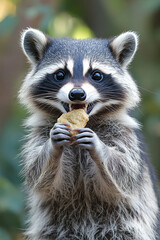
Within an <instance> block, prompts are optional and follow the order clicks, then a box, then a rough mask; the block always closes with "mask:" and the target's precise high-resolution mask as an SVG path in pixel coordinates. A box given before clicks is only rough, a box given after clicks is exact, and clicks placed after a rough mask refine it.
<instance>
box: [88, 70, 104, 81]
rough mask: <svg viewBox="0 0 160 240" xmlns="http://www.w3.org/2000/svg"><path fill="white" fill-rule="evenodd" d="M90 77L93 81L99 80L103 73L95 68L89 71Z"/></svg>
mask: <svg viewBox="0 0 160 240" xmlns="http://www.w3.org/2000/svg"><path fill="white" fill-rule="evenodd" d="M91 78H92V79H93V80H95V81H101V80H102V79H103V73H102V72H100V71H97V70H95V71H93V72H92V73H91Z"/></svg>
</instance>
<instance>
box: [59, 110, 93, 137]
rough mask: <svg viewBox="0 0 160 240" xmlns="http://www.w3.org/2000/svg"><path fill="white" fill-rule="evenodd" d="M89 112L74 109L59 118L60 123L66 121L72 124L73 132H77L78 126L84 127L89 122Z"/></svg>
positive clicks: (73, 133)
mask: <svg viewBox="0 0 160 240" xmlns="http://www.w3.org/2000/svg"><path fill="white" fill-rule="evenodd" d="M88 120H89V118H88V114H87V113H86V112H85V111H84V110H83V109H74V110H72V111H70V112H67V113H63V114H62V115H61V116H60V117H59V118H58V119H57V122H58V123H66V124H69V125H70V128H71V129H72V131H71V134H72V135H75V134H77V131H74V129H76V128H84V127H85V126H86V124H87V122H88Z"/></svg>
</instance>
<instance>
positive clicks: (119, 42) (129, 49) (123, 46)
mask: <svg viewBox="0 0 160 240" xmlns="http://www.w3.org/2000/svg"><path fill="white" fill-rule="evenodd" d="M109 45H110V49H111V51H112V53H113V55H114V57H115V58H116V60H117V61H118V62H119V63H120V65H121V66H122V67H127V66H128V64H129V63H130V62H131V61H132V59H133V57H134V54H135V53H136V51H137V47H138V35H137V34H136V33H134V32H125V33H122V34H121V35H119V36H118V37H115V38H114V39H113V40H111V42H110V43H109Z"/></svg>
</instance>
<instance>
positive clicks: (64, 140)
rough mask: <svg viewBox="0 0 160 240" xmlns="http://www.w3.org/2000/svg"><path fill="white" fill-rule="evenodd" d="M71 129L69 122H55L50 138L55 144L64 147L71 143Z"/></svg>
mask: <svg viewBox="0 0 160 240" xmlns="http://www.w3.org/2000/svg"><path fill="white" fill-rule="evenodd" d="M70 130H71V129H70V128H69V125H68V124H63V123H55V125H54V127H53V128H52V129H51V131H50V139H51V142H52V144H53V145H55V146H57V147H58V146H59V147H62V146H64V145H69V144H70V143H71V141H70V139H71V133H70V132H69V131H70Z"/></svg>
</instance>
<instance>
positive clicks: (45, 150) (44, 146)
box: [24, 137, 62, 187]
mask: <svg viewBox="0 0 160 240" xmlns="http://www.w3.org/2000/svg"><path fill="white" fill-rule="evenodd" d="M38 143H39V144H38ZM61 155H62V151H59V149H58V150H57V148H56V147H54V146H53V145H52V143H51V140H50V139H49V138H48V139H46V140H45V141H44V139H40V137H39V138H36V139H34V140H31V141H30V142H28V143H27V147H26V149H25V157H26V159H25V164H24V174H25V178H26V182H27V185H29V186H32V187H33V186H38V185H39V184H40V182H41V183H42V182H43V181H44V182H45V179H46V178H47V177H48V172H49V171H50V175H53V179H54V176H55V175H56V172H57V169H58V166H59V160H60V158H61ZM45 183H46V182H45ZM46 184H47V183H46Z"/></svg>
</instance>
